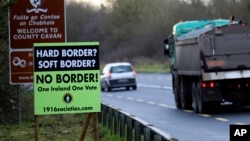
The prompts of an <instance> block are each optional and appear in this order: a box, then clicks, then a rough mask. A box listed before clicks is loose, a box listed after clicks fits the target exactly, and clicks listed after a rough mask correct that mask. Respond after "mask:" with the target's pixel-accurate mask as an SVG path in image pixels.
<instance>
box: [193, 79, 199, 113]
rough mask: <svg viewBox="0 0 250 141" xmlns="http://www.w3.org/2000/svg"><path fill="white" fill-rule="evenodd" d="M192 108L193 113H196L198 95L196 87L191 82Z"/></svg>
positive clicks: (197, 110)
mask: <svg viewBox="0 0 250 141" xmlns="http://www.w3.org/2000/svg"><path fill="white" fill-rule="evenodd" d="M192 108H193V110H194V112H196V113H198V112H199V109H198V93H197V86H196V83H195V82H193V84H192Z"/></svg>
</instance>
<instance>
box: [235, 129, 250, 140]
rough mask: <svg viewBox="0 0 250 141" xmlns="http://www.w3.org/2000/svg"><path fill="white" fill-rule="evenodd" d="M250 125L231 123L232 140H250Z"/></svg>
mask: <svg viewBox="0 0 250 141" xmlns="http://www.w3.org/2000/svg"><path fill="white" fill-rule="evenodd" d="M249 140H250V125H230V141H249Z"/></svg>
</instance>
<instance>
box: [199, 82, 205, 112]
mask: <svg viewBox="0 0 250 141" xmlns="http://www.w3.org/2000/svg"><path fill="white" fill-rule="evenodd" d="M197 97H198V99H197V100H198V110H199V113H201V114H204V113H205V112H206V103H205V102H204V101H203V98H202V97H203V93H202V89H201V83H198V85H197Z"/></svg>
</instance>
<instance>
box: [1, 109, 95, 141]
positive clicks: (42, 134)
mask: <svg viewBox="0 0 250 141" xmlns="http://www.w3.org/2000/svg"><path fill="white" fill-rule="evenodd" d="M85 115H86V114H67V115H45V116H39V132H38V133H39V135H38V139H39V141H76V140H79V139H80V136H81V133H82V129H83V125H84V121H85V117H86V116H85ZM34 123H35V122H34V121H24V122H22V123H20V124H18V123H16V124H8V125H0V140H2V141H34V140H35V124H34ZM85 140H86V141H93V132H92V129H91V127H89V128H88V132H87V136H86V138H85Z"/></svg>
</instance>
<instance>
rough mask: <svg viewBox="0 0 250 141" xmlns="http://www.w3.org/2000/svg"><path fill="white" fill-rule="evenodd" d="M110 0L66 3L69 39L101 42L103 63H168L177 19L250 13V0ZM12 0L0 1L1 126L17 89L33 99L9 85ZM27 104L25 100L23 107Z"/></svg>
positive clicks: (10, 117) (9, 116) (13, 112)
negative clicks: (166, 47)
mask: <svg viewBox="0 0 250 141" xmlns="http://www.w3.org/2000/svg"><path fill="white" fill-rule="evenodd" d="M66 1H67V0H66ZM108 1H109V2H111V3H112V5H111V6H105V5H102V6H101V7H100V8H99V9H96V8H94V7H92V6H91V5H89V4H86V3H78V2H76V1H69V2H67V5H66V29H67V31H66V33H67V41H69V42H78V41H80V42H85V41H87V42H89V41H99V42H100V54H99V55H100V61H101V63H107V62H114V61H130V62H132V63H134V64H136V63H141V62H144V61H145V60H146V61H148V60H150V61H152V62H154V63H162V62H166V61H167V59H168V58H167V57H165V56H164V55H163V39H164V38H166V37H167V36H168V34H170V33H171V31H172V26H173V25H174V24H175V23H177V22H179V21H185V20H194V19H217V18H223V19H228V18H229V17H230V16H232V15H234V16H235V17H236V20H237V19H238V20H242V21H243V22H246V23H247V22H249V16H250V1H249V0H207V1H204V0H108ZM14 3H15V0H0V64H1V67H0V76H1V78H0V103H1V105H0V124H1V123H4V122H7V121H15V120H16V117H17V109H18V105H17V104H18V102H17V99H18V95H17V91H20V90H21V98H23V99H22V100H23V102H24V103H25V101H28V100H29V101H30V100H32V98H30V97H29V96H27V95H26V94H25V93H27V89H25V88H24V87H21V88H20V87H19V86H16V85H14V86H13V85H10V84H9V61H8V60H9V57H8V56H9V42H8V41H9V37H8V35H9V33H8V32H9V30H8V29H9V27H8V8H9V7H11V6H12V5H13V4H14ZM30 93H32V92H30ZM31 95H32V94H31ZM31 105H32V104H31ZM25 106H27V104H24V105H23V107H22V109H25V108H26V107H25ZM32 111H33V109H32Z"/></svg>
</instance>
